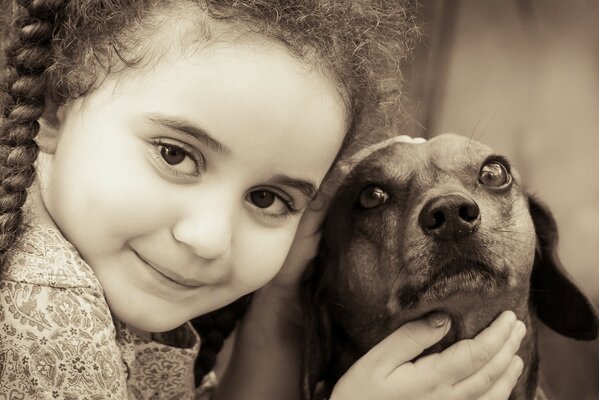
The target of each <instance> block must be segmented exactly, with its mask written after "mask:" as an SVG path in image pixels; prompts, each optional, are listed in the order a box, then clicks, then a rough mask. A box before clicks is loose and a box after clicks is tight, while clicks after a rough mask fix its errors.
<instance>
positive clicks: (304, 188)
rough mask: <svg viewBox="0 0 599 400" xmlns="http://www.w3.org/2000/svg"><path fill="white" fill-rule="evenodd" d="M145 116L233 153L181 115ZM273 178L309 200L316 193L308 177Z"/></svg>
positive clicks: (165, 126) (158, 114) (222, 151)
mask: <svg viewBox="0 0 599 400" xmlns="http://www.w3.org/2000/svg"><path fill="white" fill-rule="evenodd" d="M144 117H145V118H146V119H147V120H148V121H149V122H150V123H152V124H154V125H158V126H160V127H162V128H166V129H170V130H173V131H176V132H178V133H180V134H183V135H188V136H192V137H194V138H195V139H197V140H198V141H200V142H202V143H204V144H205V145H206V146H208V147H209V148H210V149H211V150H212V151H214V152H216V153H220V154H223V155H226V156H230V155H231V149H230V148H228V147H227V146H225V145H224V144H222V143H221V142H219V141H218V140H216V139H215V138H213V137H212V136H210V135H209V134H208V133H206V131H204V130H203V129H202V128H200V127H198V126H196V125H194V124H193V123H191V122H188V121H186V120H184V119H182V118H180V117H172V116H168V115H164V114H160V113H144ZM272 180H273V182H274V183H278V184H280V185H284V186H289V187H292V188H295V189H297V190H299V191H300V192H302V193H303V194H304V195H305V196H306V197H307V198H308V200H311V199H312V198H313V197H314V195H315V194H316V184H315V183H314V182H312V181H310V180H307V179H302V178H292V177H290V176H287V175H275V176H274V177H273V179H272Z"/></svg>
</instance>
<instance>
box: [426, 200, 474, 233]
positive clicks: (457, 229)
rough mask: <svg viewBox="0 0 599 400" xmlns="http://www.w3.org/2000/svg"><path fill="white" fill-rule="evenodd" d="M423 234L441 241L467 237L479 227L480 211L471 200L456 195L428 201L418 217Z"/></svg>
mask: <svg viewBox="0 0 599 400" xmlns="http://www.w3.org/2000/svg"><path fill="white" fill-rule="evenodd" d="M418 222H419V223H420V227H421V228H422V230H423V231H424V233H425V234H427V235H431V236H435V237H436V238H439V239H441V240H452V239H463V238H466V237H469V236H470V235H472V233H474V231H476V229H478V227H479V226H480V210H479V208H478V204H476V202H475V201H474V200H472V199H469V198H467V197H466V196H464V195H462V194H458V193H452V194H446V195H443V196H437V197H434V198H432V199H430V200H429V201H428V202H427V203H426V204H425V205H424V207H422V210H421V211H420V215H419V216H418Z"/></svg>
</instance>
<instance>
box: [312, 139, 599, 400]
mask: <svg viewBox="0 0 599 400" xmlns="http://www.w3.org/2000/svg"><path fill="white" fill-rule="evenodd" d="M344 167H345V168H346V169H347V170H348V171H347V173H346V176H344V178H343V181H342V182H341V184H340V186H339V188H338V190H337V191H336V194H335V195H334V196H333V198H332V200H331V203H330V208H329V210H328V211H327V215H326V217H325V220H324V222H323V225H322V238H321V242H320V245H319V250H318V255H317V257H316V258H315V260H314V261H313V263H312V265H311V266H310V267H309V269H308V271H307V273H306V275H305V277H304V278H305V279H304V282H303V285H304V286H303V291H302V292H303V300H302V304H303V309H304V311H305V326H306V339H305V346H304V356H303V362H302V364H303V366H302V392H303V397H304V398H305V399H314V398H316V396H318V398H320V395H324V396H325V397H326V396H327V395H328V394H330V392H331V390H332V388H333V386H334V384H335V382H336V381H337V380H338V379H339V378H340V377H341V376H342V375H343V374H344V373H345V372H346V371H347V370H348V369H349V367H350V366H351V365H352V364H353V363H354V362H355V361H356V360H358V359H359V358H360V357H361V356H362V355H364V354H365V353H366V352H367V351H368V350H369V349H370V348H371V347H373V346H374V345H376V344H377V343H378V342H379V341H380V340H382V339H383V338H385V337H386V336H388V335H389V334H390V333H392V332H393V331H394V330H396V329H397V328H398V327H400V326H401V325H403V324H404V323H406V322H408V321H412V320H414V319H418V318H420V317H423V316H426V315H427V314H429V313H431V312H434V311H438V310H441V311H444V312H446V313H447V314H449V316H450V318H451V321H452V323H451V327H450V330H449V332H448V333H447V335H446V336H445V337H444V338H443V339H442V340H441V342H439V343H437V344H436V345H435V346H433V347H431V348H430V349H428V350H427V351H426V352H425V353H424V354H429V353H432V352H439V351H442V350H443V349H445V348H447V347H448V346H450V345H451V344H452V343H454V342H456V341H459V340H462V339H466V338H472V337H474V336H476V334H478V333H479V332H480V331H481V330H482V329H483V328H485V327H486V326H488V325H489V324H490V323H491V322H492V321H493V320H494V319H495V318H496V317H497V315H498V314H500V313H501V312H502V311H504V310H508V309H509V310H513V311H514V312H515V313H516V315H517V316H518V319H520V320H522V321H523V322H524V323H525V324H526V327H527V333H526V336H525V337H524V339H523V341H522V344H521V347H520V350H519V352H518V355H519V356H520V357H521V358H522V360H523V361H524V369H523V372H522V374H521V376H520V378H519V381H518V383H517V385H516V387H515V388H514V390H513V391H512V394H511V396H510V400H524V399H526V400H530V399H534V398H535V396H536V395H537V382H538V363H539V356H538V354H537V349H536V344H535V334H536V332H535V331H536V329H535V326H536V324H537V321H538V320H540V321H542V322H543V323H544V324H546V325H547V326H548V327H549V328H551V329H552V330H554V331H556V332H558V333H560V334H561V335H564V336H567V337H570V338H574V339H578V340H592V339H594V338H596V337H597V331H598V325H599V318H598V312H597V309H596V308H595V307H594V305H593V304H592V302H591V301H589V299H588V298H587V297H586V296H585V295H584V294H583V293H582V292H581V291H580V290H579V289H578V288H577V287H576V285H575V284H574V282H573V281H572V280H571V278H570V277H569V276H568V274H567V273H566V271H565V270H564V268H563V267H562V265H561V263H560V261H559V259H558V257H557V254H556V245H557V233H558V232H557V226H556V223H555V220H554V219H553V217H552V215H551V213H550V211H549V210H548V208H547V207H546V206H545V205H544V204H543V203H542V202H540V201H539V200H538V199H537V198H535V197H533V196H531V195H529V194H528V193H527V192H526V189H525V187H524V186H523V184H522V182H521V178H520V177H519V175H518V173H517V172H516V170H515V169H514V168H513V167H512V166H511V165H510V163H509V162H508V160H507V159H506V158H505V157H503V156H501V155H498V154H496V153H495V152H493V150H492V149H490V148H489V147H488V146H486V145H484V144H482V143H479V142H477V141H475V140H471V139H468V138H465V137H462V136H458V135H454V134H443V135H439V136H437V137H435V138H433V139H431V140H429V141H428V142H425V143H419V144H414V143H403V142H401V141H393V140H387V141H386V142H383V144H379V145H377V146H374V147H371V148H368V149H365V150H362V151H361V152H360V153H359V154H358V155H357V156H356V157H353V158H352V162H351V163H349V164H347V163H346V165H344ZM317 387H318V388H319V390H318V392H319V394H318V395H317V394H316V393H315V392H316V388H317ZM539 393H540V391H539ZM539 397H540V395H539Z"/></svg>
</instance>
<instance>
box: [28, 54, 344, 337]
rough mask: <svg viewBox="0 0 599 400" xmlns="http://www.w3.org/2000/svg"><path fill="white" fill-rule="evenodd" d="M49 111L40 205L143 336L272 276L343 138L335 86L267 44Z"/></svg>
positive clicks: (125, 82) (165, 65) (138, 77)
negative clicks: (52, 119) (51, 133)
mask: <svg viewBox="0 0 599 400" xmlns="http://www.w3.org/2000/svg"><path fill="white" fill-rule="evenodd" d="M59 115H60V124H59V129H58V136H56V137H55V138H54V139H52V138H50V139H49V140H50V143H51V146H50V147H51V150H50V151H48V152H47V153H45V154H41V155H40V160H39V162H40V177H39V179H40V185H41V190H42V200H43V204H44V205H45V207H46V209H47V211H48V213H49V215H50V216H51V218H52V219H53V221H54V222H55V223H56V225H57V226H58V228H59V229H60V230H61V231H62V233H63V234H64V235H65V237H66V238H67V239H68V240H69V241H70V242H71V243H72V244H73V245H74V246H75V247H76V248H77V250H78V251H79V252H80V254H81V255H82V257H83V259H84V260H85V261H87V262H88V263H89V265H90V266H91V267H92V269H93V270H94V272H95V274H96V276H97V277H98V279H99V280H100V283H101V284H102V286H103V288H104V291H105V294H106V299H107V301H108V303H109V305H110V307H111V309H112V311H113V313H114V314H115V315H116V316H117V317H118V318H119V319H120V320H122V321H123V322H125V323H127V324H128V325H130V326H132V327H134V328H137V329H140V330H143V331H151V332H158V331H165V330H169V329H173V328H175V327H177V326H179V325H181V324H182V323H184V322H185V321H187V320H189V319H191V318H193V317H196V316H199V315H201V314H204V313H207V312H209V311H212V310H215V309H217V308H220V307H222V306H224V305H226V304H228V303H230V302H232V301H233V300H235V299H237V298H238V297H240V296H242V295H244V294H246V293H248V292H251V291H253V290H255V289H257V288H259V287H260V286H262V285H264V284H265V283H266V282H268V281H269V280H270V279H271V278H272V277H273V276H274V275H275V274H276V273H277V272H278V271H279V269H280V267H281V265H282V263H283V261H284V259H285V256H286V254H287V251H288V249H289V247H290V245H291V242H292V239H293V236H294V233H295V230H296V228H297V225H298V222H299V219H300V214H301V212H302V211H303V210H304V208H305V207H306V206H307V204H308V202H309V200H310V198H311V196H312V195H313V194H314V192H315V190H316V188H317V187H318V185H319V184H320V182H321V180H322V179H323V177H324V175H325V173H326V171H327V169H328V168H329V166H330V165H331V163H332V161H333V159H334V157H335V154H336V153H337V151H338V149H339V147H340V145H341V142H342V140H343V136H344V133H345V131H346V129H347V126H346V125H347V122H346V121H347V114H346V111H345V108H344V105H343V102H342V99H341V96H340V95H339V94H338V91H337V90H336V88H335V87H334V85H333V84H331V83H330V82H329V81H328V80H327V79H326V78H325V77H324V76H323V75H321V74H320V73H319V72H318V71H316V69H314V68H312V69H311V68H310V67H309V66H308V65H306V64H304V63H302V62H300V61H298V60H297V59H295V58H293V57H292V56H290V55H289V54H288V53H287V52H286V50H285V49H284V48H282V47H280V46H279V45H277V44H274V43H270V42H261V43H260V44H253V45H251V46H250V45H247V44H233V43H226V42H223V43H215V44H212V45H211V46H208V47H205V48H203V49H201V50H200V51H197V52H195V53H193V54H191V55H189V54H185V55H184V54H180V55H178V56H176V57H170V58H165V59H164V60H162V61H160V62H159V63H158V64H154V65H152V67H146V68H144V69H140V70H130V71H128V72H127V73H126V74H124V75H122V76H120V77H119V78H118V79H115V78H113V79H109V80H107V81H105V82H104V83H103V84H102V85H101V86H100V87H99V88H98V89H97V90H95V91H94V92H92V94H90V95H89V96H87V97H86V98H85V99H83V100H77V101H75V102H73V103H71V104H69V105H67V106H64V107H62V108H61V110H60V111H59ZM41 135H43V132H42V133H41ZM52 146H55V147H54V148H52Z"/></svg>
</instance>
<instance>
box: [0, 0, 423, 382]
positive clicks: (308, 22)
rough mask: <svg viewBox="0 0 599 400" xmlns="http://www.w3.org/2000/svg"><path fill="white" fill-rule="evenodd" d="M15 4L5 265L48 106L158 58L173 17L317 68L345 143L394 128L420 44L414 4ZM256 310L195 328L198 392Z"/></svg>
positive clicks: (6, 112) (0, 160) (238, 305)
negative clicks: (338, 98)
mask: <svg viewBox="0 0 599 400" xmlns="http://www.w3.org/2000/svg"><path fill="white" fill-rule="evenodd" d="M0 1H3V2H6V1H7V0H0ZM15 1H16V2H17V3H11V4H10V5H7V6H6V7H4V8H8V13H6V14H7V15H8V16H9V18H11V19H10V23H9V24H3V25H5V26H6V29H5V32H3V33H4V34H3V36H2V37H3V47H4V50H5V60H4V62H3V63H2V76H1V80H0V105H1V107H2V116H1V118H2V120H1V124H2V125H1V128H0V129H1V131H0V179H1V186H0V266H1V263H2V260H3V259H4V255H5V254H6V252H7V251H8V250H9V248H10V247H11V246H12V244H13V243H14V241H15V240H16V238H17V237H18V235H19V232H20V229H21V228H20V227H21V221H22V214H21V208H22V205H23V203H24V201H25V199H26V196H27V189H28V188H29V186H30V185H31V184H32V182H33V180H34V178H35V170H34V167H33V163H34V161H35V159H36V157H37V154H38V147H37V145H36V143H35V142H34V138H35V136H36V135H37V133H38V130H39V124H38V122H37V120H38V119H39V118H40V116H41V115H42V113H43V112H44V102H45V101H46V102H47V101H51V102H52V103H54V104H55V105H62V104H64V103H66V102H67V101H69V100H72V99H76V98H78V97H82V96H85V95H87V94H88V93H90V92H91V91H93V90H94V89H95V88H97V87H98V86H99V85H100V84H101V83H102V81H103V79H104V78H105V77H106V76H108V75H109V74H111V73H116V72H121V71H124V70H127V69H128V68H134V67H136V66H140V65H143V64H144V63H149V62H152V60H151V57H152V56H155V58H156V57H160V54H158V55H156V54H155V52H152V51H150V50H149V48H150V46H151V45H150V44H149V43H148V42H150V41H149V40H148V39H147V36H148V33H150V32H152V31H153V30H154V28H156V27H157V26H160V24H162V23H163V22H164V18H166V17H165V13H166V12H168V10H177V7H181V6H185V5H184V4H187V6H190V7H197V9H198V11H199V12H198V16H200V15H202V16H204V18H203V19H202V20H201V21H200V22H201V23H203V25H202V24H200V26H201V27H202V28H203V29H205V32H204V34H205V36H206V37H208V36H209V35H210V29H211V27H216V26H220V25H223V26H225V27H226V26H230V27H232V26H235V27H239V31H240V32H256V33H259V34H263V35H266V36H268V37H272V38H274V39H276V40H279V41H280V42H281V43H283V44H285V45H286V46H287V48H288V49H289V51H290V52H291V54H293V55H295V56H297V57H299V58H301V59H302V60H303V61H305V62H309V63H313V64H314V66H316V67H318V68H319V69H320V70H321V71H322V72H323V73H324V74H325V75H326V76H327V77H328V78H329V79H331V80H332V81H333V82H334V83H335V84H336V85H337V87H339V90H340V94H341V95H342V96H343V98H344V99H345V101H346V105H347V108H348V114H349V116H350V118H351V121H349V122H350V126H351V128H350V130H349V133H348V135H347V137H346V142H345V145H347V143H348V141H349V140H351V138H352V137H353V136H354V134H355V132H356V126H357V125H358V123H359V121H360V118H361V116H363V115H367V114H368V115H375V116H376V118H378V119H380V120H385V119H386V116H387V115H389V110H391V111H392V112H393V113H396V112H397V107H398V104H399V102H400V100H401V91H400V88H401V71H400V64H401V62H402V61H403V60H404V59H405V58H406V57H407V56H408V55H409V53H410V49H411V47H412V46H413V44H414V43H415V40H416V39H417V37H418V30H417V28H416V24H415V22H414V14H413V13H412V11H413V9H414V6H413V5H412V4H411V3H410V2H409V1H399V0H371V1H367V0H347V1H324V0H322V1H318V0H311V1H297V0H278V1H276V0H274V1H266V0H245V1H244V0H221V1H218V0H181V1H179V0H163V1H159V0H127V1H115V0H73V1H68V0H15ZM160 7H162V8H163V9H164V11H165V12H159V11H160V10H159V8H160ZM153 53H154V54H153ZM0 61H1V60H0ZM247 304H248V300H247V298H246V297H244V298H242V299H240V300H238V301H237V302H235V303H233V304H231V305H229V306H227V307H225V308H223V309H221V310H216V311H214V312H212V313H209V314H207V315H204V316H202V317H199V318H197V319H195V320H194V321H193V324H194V326H195V327H196V328H197V329H198V331H199V333H200V336H201V337H202V341H203V344H202V347H201V351H200V356H199V357H198V360H197V363H196V367H197V372H198V374H197V383H198V384H199V383H200V380H201V377H202V376H203V375H204V374H205V373H206V372H208V371H210V370H211V369H212V368H213V366H214V361H215V358H216V354H217V353H218V351H219V350H220V348H221V347H222V342H223V340H224V338H225V337H226V336H228V335H229V334H230V333H231V331H232V330H233V329H234V327H235V323H236V321H237V320H238V319H239V318H240V317H241V315H242V314H243V312H244V311H245V308H246V307H247Z"/></svg>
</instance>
